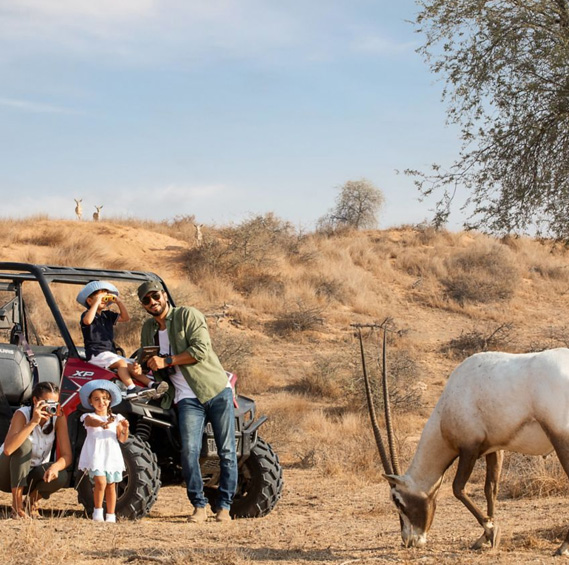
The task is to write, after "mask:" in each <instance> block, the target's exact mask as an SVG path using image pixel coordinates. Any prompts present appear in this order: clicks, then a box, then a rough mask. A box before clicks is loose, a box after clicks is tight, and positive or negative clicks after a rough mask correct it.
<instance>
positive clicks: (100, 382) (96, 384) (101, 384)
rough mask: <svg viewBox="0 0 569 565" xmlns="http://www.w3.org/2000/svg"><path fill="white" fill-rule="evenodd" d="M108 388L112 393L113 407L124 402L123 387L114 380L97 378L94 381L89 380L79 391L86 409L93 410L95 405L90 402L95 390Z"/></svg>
mask: <svg viewBox="0 0 569 565" xmlns="http://www.w3.org/2000/svg"><path fill="white" fill-rule="evenodd" d="M99 389H102V390H107V391H109V393H110V395H111V407H113V406H117V404H120V403H121V402H122V394H121V389H120V388H119V387H118V386H117V385H116V384H115V383H113V382H111V381H106V380H104V379H95V380H94V381H89V382H88V383H87V384H86V385H83V386H82V387H81V390H80V391H79V398H81V404H82V405H83V408H85V409H86V410H91V411H93V407H92V406H91V404H90V403H89V396H91V393H92V392H93V391H94V390H99Z"/></svg>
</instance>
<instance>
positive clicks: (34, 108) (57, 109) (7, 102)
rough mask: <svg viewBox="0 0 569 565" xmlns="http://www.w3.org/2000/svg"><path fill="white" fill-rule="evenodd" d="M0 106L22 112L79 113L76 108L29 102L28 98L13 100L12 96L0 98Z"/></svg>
mask: <svg viewBox="0 0 569 565" xmlns="http://www.w3.org/2000/svg"><path fill="white" fill-rule="evenodd" d="M0 106H5V107H8V108H16V109H18V110H21V111H23V112H34V113H41V114H79V113H80V112H78V111H76V110H71V109H69V108H63V107H61V106H54V105H52V104H44V103H41V102H30V101H29V100H15V99H13V98H0Z"/></svg>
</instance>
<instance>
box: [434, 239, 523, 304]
mask: <svg viewBox="0 0 569 565" xmlns="http://www.w3.org/2000/svg"><path fill="white" fill-rule="evenodd" d="M445 263H446V267H447V271H448V275H447V277H445V278H444V279H443V280H442V281H441V282H442V284H443V286H444V287H445V288H446V293H447V295H448V296H449V297H450V298H452V299H453V300H455V301H456V302H458V303H459V304H464V303H465V302H478V303H489V302H496V301H500V300H508V299H510V298H511V297H512V295H513V294H514V291H515V290H516V288H517V286H518V283H519V281H520V274H519V270H518V267H517V266H516V264H515V262H514V260H513V257H512V254H511V252H510V251H509V250H508V249H507V248H506V247H504V246H501V245H490V246H483V247H475V248H472V249H467V250H466V251H463V252H461V253H459V254H457V255H454V256H452V257H450V258H449V259H448V260H447V261H446V262H445Z"/></svg>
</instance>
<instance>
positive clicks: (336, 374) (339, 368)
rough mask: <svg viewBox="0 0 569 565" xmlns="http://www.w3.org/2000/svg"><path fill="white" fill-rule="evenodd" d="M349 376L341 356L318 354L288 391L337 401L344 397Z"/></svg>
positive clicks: (348, 369) (348, 370)
mask: <svg viewBox="0 0 569 565" xmlns="http://www.w3.org/2000/svg"><path fill="white" fill-rule="evenodd" d="M349 375H350V368H349V366H348V367H347V366H346V363H345V361H344V360H343V359H342V357H341V356H339V355H337V354H335V353H333V354H328V355H323V354H319V355H316V356H315V357H314V359H313V360H312V363H311V365H310V367H308V368H307V369H306V370H305V373H304V375H303V376H302V377H301V378H300V379H299V380H298V381H296V382H294V383H293V384H292V385H291V386H290V390H291V391H293V392H297V393H300V394H305V395H307V396H313V397H315V398H319V399H327V400H338V399H339V398H340V397H342V396H343V395H344V389H345V386H346V385H345V381H346V380H347V379H348V378H349Z"/></svg>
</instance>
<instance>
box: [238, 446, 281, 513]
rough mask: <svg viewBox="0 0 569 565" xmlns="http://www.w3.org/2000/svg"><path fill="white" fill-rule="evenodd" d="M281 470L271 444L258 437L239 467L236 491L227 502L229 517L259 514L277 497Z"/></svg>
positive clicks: (275, 500)
mask: <svg viewBox="0 0 569 565" xmlns="http://www.w3.org/2000/svg"><path fill="white" fill-rule="evenodd" d="M282 489H283V470H282V467H281V464H280V463H279V458H278V456H277V454H276V453H275V452H274V451H273V449H272V448H271V446H270V445H269V444H268V443H267V442H266V441H264V440H262V439H261V438H258V440H257V443H256V444H255V447H253V449H251V453H250V455H249V457H248V458H247V459H246V460H245V462H244V463H243V465H242V466H241V467H240V468H239V482H238V484H237V492H236V493H235V498H234V499H233V504H232V506H231V510H230V513H231V516H233V518H261V517H262V516H266V515H267V514H268V513H269V512H270V511H271V510H272V509H273V508H274V507H275V504H276V503H277V502H278V501H279V499H280V497H281V494H282Z"/></svg>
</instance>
